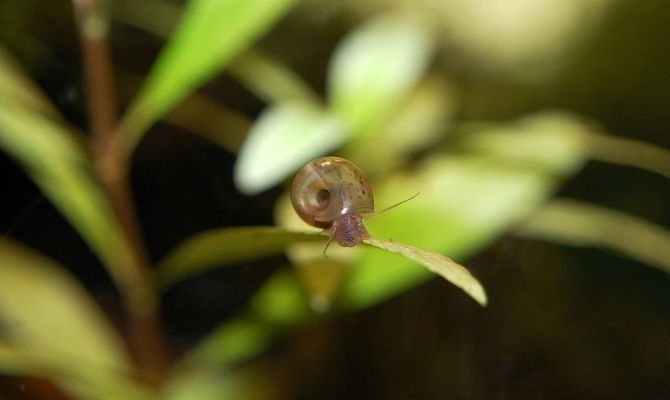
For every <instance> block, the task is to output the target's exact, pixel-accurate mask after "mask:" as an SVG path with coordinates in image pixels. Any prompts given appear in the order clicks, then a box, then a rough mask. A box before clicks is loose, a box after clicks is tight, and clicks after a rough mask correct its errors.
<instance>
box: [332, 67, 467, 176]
mask: <svg viewBox="0 0 670 400" xmlns="http://www.w3.org/2000/svg"><path fill="white" fill-rule="evenodd" d="M456 99H457V95H456V93H455V88H454V87H453V85H451V84H450V82H448V81H446V80H445V79H442V78H440V77H438V76H437V75H434V76H429V77H428V78H426V79H424V80H422V81H421V82H420V83H419V84H418V86H417V87H416V88H415V89H414V90H413V91H412V92H411V93H409V95H408V97H407V99H406V101H405V102H403V104H402V105H401V106H400V107H399V108H398V110H397V111H396V112H395V113H394V114H393V115H392V116H391V118H389V119H388V120H387V121H386V122H385V123H384V124H383V126H382V128H381V129H378V130H377V131H376V132H374V133H373V134H371V135H369V136H367V137H365V138H362V139H361V140H356V141H355V142H353V143H351V144H350V145H348V146H345V147H344V148H343V149H342V155H343V156H344V157H345V158H348V159H352V160H356V165H358V166H359V167H360V168H361V169H363V171H365V173H366V174H367V175H368V176H379V175H382V174H385V173H388V172H389V171H391V170H393V169H396V168H399V167H400V166H402V165H404V164H405V163H407V162H408V160H409V159H411V157H413V156H414V155H415V154H416V153H417V152H420V151H423V150H425V149H427V148H430V146H434V145H435V144H436V143H438V142H439V141H440V140H441V139H442V137H443V136H444V134H445V132H447V131H448V128H449V125H450V124H451V120H452V118H453V116H454V112H455V108H456V105H455V103H456V101H457V100H456ZM382 143H383V146H382V145H380V144H382Z"/></svg>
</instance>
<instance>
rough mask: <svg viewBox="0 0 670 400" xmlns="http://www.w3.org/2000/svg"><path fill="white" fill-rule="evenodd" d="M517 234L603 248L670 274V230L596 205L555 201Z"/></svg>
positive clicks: (525, 224)
mask: <svg viewBox="0 0 670 400" xmlns="http://www.w3.org/2000/svg"><path fill="white" fill-rule="evenodd" d="M518 233H519V234H520V235H521V236H524V237H530V238H539V239H544V240H549V241H552V242H556V243H561V244H566V245H570V246H595V247H603V248H606V249H610V250H613V251H616V252H619V253H621V254H624V255H625V256H627V257H630V258H632V259H634V260H637V261H639V262H642V263H645V264H647V265H650V266H652V267H655V268H658V269H660V270H661V271H664V272H666V273H670V231H668V230H667V229H664V228H663V227H661V226H658V225H655V224H653V223H651V222H648V221H645V220H643V219H642V218H639V217H635V216H632V215H628V214H625V213H622V212H620V211H616V210H611V209H608V208H606V207H602V206H598V205H595V204H588V203H583V202H580V201H575V200H568V199H558V200H554V201H552V202H551V203H549V204H547V205H546V206H544V207H542V208H541V209H539V210H538V211H537V212H536V213H535V214H533V216H532V217H531V218H530V219H529V220H528V221H526V222H525V223H524V224H523V225H522V226H521V228H520V230H519V231H518Z"/></svg>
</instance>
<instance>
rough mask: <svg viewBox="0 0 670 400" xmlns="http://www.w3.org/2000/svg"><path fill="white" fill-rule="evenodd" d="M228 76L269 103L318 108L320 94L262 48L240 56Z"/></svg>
mask: <svg viewBox="0 0 670 400" xmlns="http://www.w3.org/2000/svg"><path fill="white" fill-rule="evenodd" d="M227 73H228V74H229V75H231V76H233V77H234V78H236V79H237V80H238V81H240V83H242V84H243V85H244V86H245V87H246V88H247V89H249V90H250V91H251V92H252V93H254V94H255V95H256V96H258V97H259V98H260V99H262V100H264V101H265V102H266V103H274V102H279V101H300V102H305V103H308V104H314V105H319V104H321V99H320V97H319V95H318V94H317V93H316V92H315V91H314V89H312V88H311V87H310V86H309V85H308V84H307V82H305V81H304V80H303V79H302V78H301V77H300V76H299V75H298V74H296V73H295V72H293V71H291V70H290V69H289V68H288V67H287V66H285V65H283V64H282V63H281V62H280V61H279V60H277V59H275V58H274V57H271V56H270V55H269V54H266V53H264V52H263V51H261V50H259V49H250V50H247V51H245V52H244V53H242V54H241V55H240V56H239V57H237V58H236V59H235V60H234V61H233V62H232V63H231V64H230V67H229V68H228V71H227Z"/></svg>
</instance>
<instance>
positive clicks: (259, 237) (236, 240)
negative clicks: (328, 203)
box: [157, 227, 326, 286]
mask: <svg viewBox="0 0 670 400" xmlns="http://www.w3.org/2000/svg"><path fill="white" fill-rule="evenodd" d="M325 240H326V238H325V237H324V236H322V235H320V234H318V233H304V232H291V231H287V230H285V229H281V228H273V227H242V228H224V229H218V230H211V231H207V232H203V233H200V234H198V235H195V236H193V237H191V238H189V239H187V240H186V241H184V242H183V243H182V244H180V245H179V246H177V248H175V249H174V250H173V251H172V252H171V253H169V254H168V255H167V256H166V257H165V258H164V259H163V260H162V261H161V263H160V264H159V267H158V272H157V276H158V280H159V282H160V283H161V285H162V286H169V285H170V284H173V283H174V282H176V281H178V280H181V279H184V278H186V277H189V276H191V275H193V274H196V273H199V272H203V271H206V270H208V269H211V268H215V267H218V266H222V265H227V264H233V263H236V262H240V261H250V260H255V259H259V258H262V257H267V256H271V255H274V254H281V253H283V252H284V251H285V250H286V247H287V246H288V245H289V244H291V243H295V242H300V241H303V242H310V241H325Z"/></svg>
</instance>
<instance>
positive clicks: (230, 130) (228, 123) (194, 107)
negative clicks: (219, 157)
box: [166, 93, 251, 153]
mask: <svg viewBox="0 0 670 400" xmlns="http://www.w3.org/2000/svg"><path fill="white" fill-rule="evenodd" d="M166 122H168V123H170V124H173V125H175V126H178V127H181V128H183V129H186V130H188V131H190V132H193V133H195V134H197V135H199V136H201V137H203V138H205V139H208V140H210V141H211V142H213V143H215V144H217V145H219V146H221V147H222V148H224V149H226V150H228V151H230V152H232V153H236V152H237V151H238V150H239V149H240V147H241V146H242V143H243V142H244V139H245V138H246V136H247V132H248V131H249V128H250V127H251V120H250V119H249V118H247V117H246V116H244V115H242V114H241V113H239V112H236V111H234V110H231V109H229V108H226V107H224V106H223V105H222V104H219V103H217V102H216V101H214V100H212V99H210V98H208V97H207V96H203V95H200V94H197V93H193V94H191V95H190V96H188V97H187V98H186V99H184V101H183V102H181V103H180V104H179V105H178V106H177V107H175V109H174V110H173V111H172V112H171V113H169V114H168V115H167V117H166Z"/></svg>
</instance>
